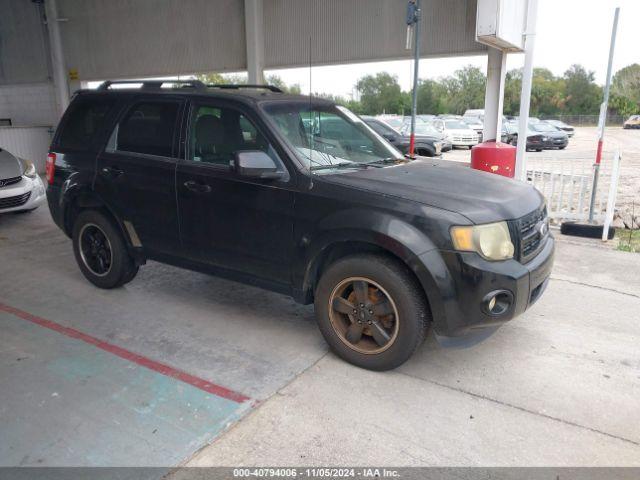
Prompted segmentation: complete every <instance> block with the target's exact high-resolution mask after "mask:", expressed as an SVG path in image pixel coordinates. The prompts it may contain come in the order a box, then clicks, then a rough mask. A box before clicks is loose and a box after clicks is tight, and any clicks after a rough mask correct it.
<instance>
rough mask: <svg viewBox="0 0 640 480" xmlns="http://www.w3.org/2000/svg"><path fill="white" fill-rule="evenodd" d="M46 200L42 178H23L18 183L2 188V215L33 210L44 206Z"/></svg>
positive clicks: (0, 207)
mask: <svg viewBox="0 0 640 480" xmlns="http://www.w3.org/2000/svg"><path fill="white" fill-rule="evenodd" d="M25 197H26V200H24V199H25ZM45 199H46V193H45V188H44V184H43V183H42V180H41V179H40V177H36V178H33V179H32V178H28V177H22V180H20V181H19V182H18V183H16V184H13V185H10V186H7V187H3V188H0V213H8V212H19V211H24V210H33V209H34V208H38V207H39V206H40V205H42V204H43V203H44V201H45Z"/></svg>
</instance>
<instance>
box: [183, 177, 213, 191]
mask: <svg viewBox="0 0 640 480" xmlns="http://www.w3.org/2000/svg"><path fill="white" fill-rule="evenodd" d="M184 186H185V188H186V189H187V190H191V191H192V192H194V193H209V192H210V191H211V186H210V185H207V184H205V183H198V182H195V181H193V180H188V181H186V182H184Z"/></svg>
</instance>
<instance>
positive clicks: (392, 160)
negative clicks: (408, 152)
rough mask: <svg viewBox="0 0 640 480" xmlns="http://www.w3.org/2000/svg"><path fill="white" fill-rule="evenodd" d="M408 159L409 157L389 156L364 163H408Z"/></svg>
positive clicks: (375, 164)
mask: <svg viewBox="0 0 640 480" xmlns="http://www.w3.org/2000/svg"><path fill="white" fill-rule="evenodd" d="M407 161H408V159H406V158H396V157H389V158H381V159H380V160H374V161H372V162H366V163H364V165H369V166H372V167H375V166H382V165H389V164H392V163H406V162H407Z"/></svg>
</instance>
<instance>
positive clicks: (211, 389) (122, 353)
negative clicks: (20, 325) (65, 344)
mask: <svg viewBox="0 0 640 480" xmlns="http://www.w3.org/2000/svg"><path fill="white" fill-rule="evenodd" d="M0 311H3V312H6V313H10V314H11V315H14V316H16V317H18V318H21V319H23V320H26V321H28V322H31V323H34V324H36V325H39V326H41V327H44V328H48V329H49V330H53V331H54V332H58V333H61V334H62V335H66V336H67V337H70V338H75V339H76V340H81V341H83V342H85V343H89V344H91V345H93V346H95V347H97V348H99V349H101V350H104V351H105V352H109V353H111V354H113V355H115V356H117V357H120V358H123V359H125V360H128V361H130V362H133V363H135V364H137V365H140V366H142V367H145V368H148V369H149V370H153V371H154V372H158V373H160V374H162V375H165V376H167V377H171V378H175V379H176V380H179V381H181V382H184V383H187V384H189V385H191V386H193V387H196V388H198V389H200V390H203V391H205V392H207V393H211V394H213V395H216V396H218V397H222V398H226V399H227V400H232V401H234V402H237V403H243V402H248V401H250V400H251V399H250V398H249V397H247V396H245V395H243V394H241V393H238V392H235V391H233V390H230V389H228V388H225V387H223V386H220V385H216V384H215V383H211V382H208V381H207V380H204V379H202V378H199V377H196V376H194V375H191V374H189V373H187V372H183V371H182V370H178V369H176V368H173V367H171V366H169V365H166V364H164V363H160V362H156V361H155V360H151V359H150V358H147V357H143V356H142V355H138V354H137V353H134V352H131V351H129V350H127V349H124V348H122V347H118V346H117V345H113V344H112V343H109V342H105V341H104V340H100V339H99V338H96V337H92V336H91V335H87V334H86V333H82V332H81V331H79V330H76V329H74V328H70V327H65V326H63V325H60V324H59V323H56V322H53V321H51V320H47V319H46V318H42V317H38V316H36V315H32V314H30V313H28V312H25V311H23V310H19V309H17V308H14V307H11V306H9V305H5V304H4V303H0Z"/></svg>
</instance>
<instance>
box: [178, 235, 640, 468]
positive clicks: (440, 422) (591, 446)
mask: <svg viewBox="0 0 640 480" xmlns="http://www.w3.org/2000/svg"><path fill="white" fill-rule="evenodd" d="M587 263H588V264H589V266H590V268H588V269H584V268H583V266H584V265H585V264H587ZM576 264H577V265H576ZM555 272H558V274H556V273H554V274H553V280H552V281H551V282H550V285H549V288H548V291H547V292H546V294H545V295H544V297H543V298H542V299H541V301H540V302H539V303H538V304H537V305H535V306H534V307H532V309H531V310H530V311H528V312H527V313H526V314H525V315H523V316H522V317H520V318H518V319H516V320H514V321H513V322H511V323H510V324H508V325H506V326H504V327H503V328H502V329H500V330H499V331H498V332H497V333H496V334H495V335H494V336H493V337H491V338H490V339H488V340H487V341H485V342H484V343H482V344H480V345H477V346H475V347H473V348H470V349H465V350H448V349H443V348H440V347H439V346H438V345H437V344H436V343H435V342H434V341H433V339H429V340H428V341H427V343H426V345H425V346H424V347H423V348H422V349H421V350H420V351H419V353H418V355H416V357H415V358H413V359H412V360H411V361H410V362H409V363H408V364H406V365H405V366H403V367H401V368H400V369H399V370H397V371H394V372H387V373H382V374H381V373H372V372H367V371H364V370H360V369H357V368H355V367H352V366H349V365H347V364H345V363H344V362H341V361H339V360H338V359H336V358H335V357H334V356H332V355H331V354H329V355H327V356H326V357H325V358H323V359H322V360H321V361H320V362H318V363H317V364H316V365H315V366H314V367H312V368H311V369H309V370H308V371H306V372H305V373H303V374H302V375H300V376H299V377H298V378H297V379H296V380H295V381H294V382H292V383H291V384H290V385H289V386H287V387H285V388H284V389H282V390H280V391H279V392H278V394H277V395H275V396H274V397H273V398H271V399H270V400H269V401H267V402H266V403H265V404H264V405H263V406H261V407H260V409H258V410H256V411H254V412H252V414H251V415H249V416H248V417H246V418H245V419H244V420H243V421H242V422H240V423H239V424H237V425H236V426H235V427H234V428H233V429H231V430H230V431H228V432H227V433H226V434H225V435H223V436H222V437H221V438H220V439H219V440H218V441H216V442H215V443H214V444H213V445H211V446H209V447H207V448H205V449H203V450H202V451H201V452H199V454H198V455H197V456H196V457H194V458H193V459H192V460H191V461H190V462H189V465H200V466H203V465H283V466H284V465H301V464H303V465H335V464H339V465H369V464H374V465H388V466H392V465H393V466H401V465H442V466H445V465H457V466H479V465H485V466H486V465H495V466H505V465H513V466H518V465H519V466H522V465H527V466H534V465H538V466H549V465H554V466H615V465H617V466H621V465H629V466H638V465H640V430H639V429H638V428H637V426H638V422H637V418H638V416H639V415H640V402H638V398H640V324H638V313H637V312H638V311H639V310H640V291H638V289H639V288H640V255H633V254H628V253H623V252H616V251H611V250H602V249H600V248H596V247H593V246H589V245H584V246H583V245H576V244H575V242H571V243H568V242H567V241H565V240H564V239H559V242H558V251H557V267H556V270H555Z"/></svg>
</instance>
